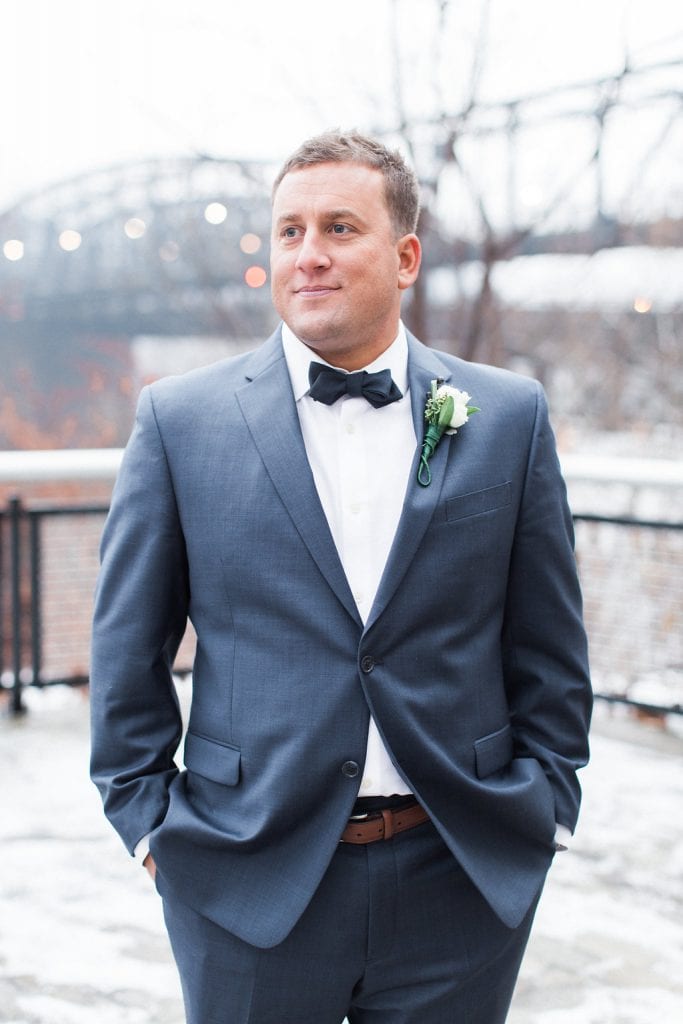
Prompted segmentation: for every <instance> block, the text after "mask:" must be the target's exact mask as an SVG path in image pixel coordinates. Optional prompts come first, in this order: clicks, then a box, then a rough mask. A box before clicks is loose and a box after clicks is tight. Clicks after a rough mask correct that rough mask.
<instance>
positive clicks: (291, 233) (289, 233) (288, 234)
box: [282, 227, 297, 238]
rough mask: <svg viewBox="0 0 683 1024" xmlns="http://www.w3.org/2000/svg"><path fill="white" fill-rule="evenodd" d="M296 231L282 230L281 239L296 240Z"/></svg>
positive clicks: (293, 229)
mask: <svg viewBox="0 0 683 1024" xmlns="http://www.w3.org/2000/svg"><path fill="white" fill-rule="evenodd" d="M296 235H297V229H296V228H294V227H288V228H284V229H283V231H282V237H283V238H296Z"/></svg>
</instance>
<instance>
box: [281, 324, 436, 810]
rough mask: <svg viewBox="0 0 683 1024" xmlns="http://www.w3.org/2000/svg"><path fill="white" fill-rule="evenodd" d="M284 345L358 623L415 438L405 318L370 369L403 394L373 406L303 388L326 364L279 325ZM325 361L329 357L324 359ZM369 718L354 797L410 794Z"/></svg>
mask: <svg viewBox="0 0 683 1024" xmlns="http://www.w3.org/2000/svg"><path fill="white" fill-rule="evenodd" d="M282 344H283V347H284V351H285V359H286V361H287V368H288V370H289V376H290V378H291V381H292V390H293V392H294V399H295V401H296V408H297V412H298V414H299V422H300V424H301V432H302V434H303V439H304V445H305V446H306V455H307V456H308V461H309V464H310V467H311V471H312V473H313V479H314V481H315V486H316V489H317V491H318V496H319V498H320V503H321V505H322V507H323V511H324V513H325V516H326V518H327V522H328V525H329V527H330V532H331V533H332V538H333V540H334V543H335V545H336V548H337V552H338V554H339V559H340V561H341V564H342V567H343V569H344V572H345V574H346V578H347V580H348V582H349V587H350V588H351V593H352V594H353V597H354V599H355V602H356V606H357V608H358V614H359V615H360V618H361V620H362V621H363V622H365V621H366V620H367V617H368V615H369V613H370V609H371V608H372V603H373V601H374V599H375V594H376V593H377V588H378V587H379V582H380V579H381V578H382V573H383V572H384V567H385V565H386V562H387V559H388V557H389V550H390V548H391V545H392V543H393V540H394V535H395V533H396V527H397V526H398V521H399V518H400V516H401V510H402V508H403V499H404V497H405V492H406V487H407V486H408V477H409V474H410V467H411V464H412V461H413V456H414V454H415V446H416V444H417V438H416V437H415V428H414V426H413V418H412V413H411V408H410V399H409V397H408V342H407V340H406V335H405V330H404V328H403V325H402V324H400V325H399V329H398V335H397V337H396V339H395V341H394V342H393V344H392V345H391V346H390V347H389V348H388V349H387V350H386V351H385V352H383V353H382V355H381V356H380V357H379V359H377V360H375V362H373V363H371V364H370V365H369V366H365V367H363V369H365V370H368V372H374V371H376V370H384V369H389V370H390V371H391V376H392V378H393V380H394V382H395V383H396V385H397V386H398V388H399V389H400V390H401V392H402V393H403V398H401V399H400V400H399V401H397V402H393V403H392V404H391V405H385V406H382V407H381V408H379V409H375V408H373V406H371V405H370V403H369V402H368V401H367V400H366V399H365V398H351V397H349V396H348V395H344V396H343V397H342V398H340V399H338V400H337V401H336V402H335V403H334V404H333V405H325V404H324V403H323V402H316V401H314V400H313V399H312V398H311V397H310V396H309V394H308V390H309V384H308V368H309V366H310V364H311V362H319V363H326V361H325V360H324V359H321V358H320V357H319V356H317V355H316V354H315V353H314V352H312V351H311V349H310V348H308V347H307V346H306V345H304V344H302V342H300V341H299V340H298V339H297V338H296V337H295V335H294V334H293V333H292V332H291V331H290V329H289V328H288V327H287V326H286V325H283V328H282ZM326 365H330V364H326ZM409 792H410V787H409V786H407V785H406V783H405V782H404V781H403V779H402V778H401V776H400V775H399V774H398V772H397V771H396V769H395V767H394V765H393V763H392V761H391V758H390V756H389V753H388V751H387V749H386V747H385V746H384V743H383V742H382V738H381V736H380V734H379V732H378V730H377V726H376V725H375V722H374V720H373V719H370V729H369V733H368V747H367V756H366V760H365V768H364V771H363V778H362V780H361V784H360V791H359V795H360V796H380V795H384V796H391V795H392V794H394V793H409Z"/></svg>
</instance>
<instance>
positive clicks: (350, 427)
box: [345, 423, 356, 434]
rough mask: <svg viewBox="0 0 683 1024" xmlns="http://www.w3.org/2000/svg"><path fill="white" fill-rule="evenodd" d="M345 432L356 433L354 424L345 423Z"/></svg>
mask: <svg viewBox="0 0 683 1024" xmlns="http://www.w3.org/2000/svg"><path fill="white" fill-rule="evenodd" d="M345 430H346V433H347V434H355V433H356V424H355V423H347V424H346V427H345Z"/></svg>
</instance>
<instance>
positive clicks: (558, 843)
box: [555, 823, 572, 851]
mask: <svg viewBox="0 0 683 1024" xmlns="http://www.w3.org/2000/svg"><path fill="white" fill-rule="evenodd" d="M571 838H572V834H571V831H570V830H569V829H568V828H567V826H566V825H558V824H557V823H556V824H555V849H556V850H558V851H559V850H568V849H569V844H570V843H571Z"/></svg>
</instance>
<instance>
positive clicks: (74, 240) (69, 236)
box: [59, 228, 83, 252]
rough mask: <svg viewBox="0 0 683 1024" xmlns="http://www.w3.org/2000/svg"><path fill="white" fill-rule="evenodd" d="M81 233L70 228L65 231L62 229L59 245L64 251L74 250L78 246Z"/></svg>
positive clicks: (80, 240)
mask: <svg viewBox="0 0 683 1024" xmlns="http://www.w3.org/2000/svg"><path fill="white" fill-rule="evenodd" d="M82 241H83V239H82V238H81V234H80V232H79V231H73V230H72V229H71V228H67V229H66V231H62V232H61V234H60V236H59V247H60V249H63V250H64V252H75V251H76V249H79V248H80V245H81V242H82Z"/></svg>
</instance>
